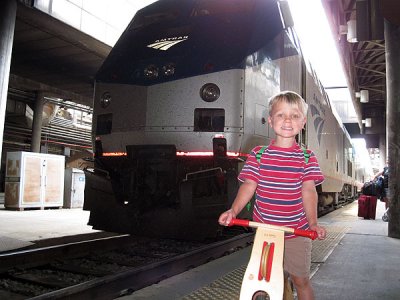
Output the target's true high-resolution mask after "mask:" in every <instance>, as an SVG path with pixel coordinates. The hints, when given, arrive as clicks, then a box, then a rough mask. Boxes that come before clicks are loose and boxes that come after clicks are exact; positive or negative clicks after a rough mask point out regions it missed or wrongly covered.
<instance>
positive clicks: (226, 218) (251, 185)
mask: <svg viewBox="0 0 400 300" xmlns="http://www.w3.org/2000/svg"><path fill="white" fill-rule="evenodd" d="M256 189H257V183H256V182H255V181H253V180H250V179H245V181H244V182H243V183H242V184H241V185H240V187H239V190H238V193H237V195H236V198H235V200H234V201H233V203H232V207H231V208H230V209H229V210H227V211H226V212H224V213H222V214H221V216H220V217H219V219H218V222H219V224H221V225H225V226H227V225H228V224H229V223H230V222H231V220H232V218H236V216H237V215H238V214H239V213H240V212H241V211H242V209H243V208H244V207H245V206H246V204H247V203H248V202H249V201H250V200H251V198H252V197H253V195H254V192H255V191H256Z"/></svg>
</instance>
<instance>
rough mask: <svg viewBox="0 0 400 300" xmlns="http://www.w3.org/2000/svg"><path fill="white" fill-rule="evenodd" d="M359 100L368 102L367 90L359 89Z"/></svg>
mask: <svg viewBox="0 0 400 300" xmlns="http://www.w3.org/2000/svg"><path fill="white" fill-rule="evenodd" d="M360 102H361V103H368V102H369V91H368V90H361V91H360Z"/></svg>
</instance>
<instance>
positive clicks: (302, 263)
mask: <svg viewBox="0 0 400 300" xmlns="http://www.w3.org/2000/svg"><path fill="white" fill-rule="evenodd" d="M311 246H312V244H311V240H310V239H309V238H305V237H296V238H292V239H286V240H285V251H284V256H283V269H284V270H285V271H286V272H288V273H289V274H292V275H295V276H298V277H310V267H311Z"/></svg>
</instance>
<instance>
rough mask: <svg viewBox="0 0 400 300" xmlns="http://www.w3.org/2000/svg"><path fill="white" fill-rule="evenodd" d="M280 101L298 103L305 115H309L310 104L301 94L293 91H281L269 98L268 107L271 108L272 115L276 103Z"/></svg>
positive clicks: (291, 103)
mask: <svg viewBox="0 0 400 300" xmlns="http://www.w3.org/2000/svg"><path fill="white" fill-rule="evenodd" d="M279 102H285V103H288V104H290V105H297V107H298V108H299V109H300V111H301V113H302V114H303V116H304V117H306V116H307V109H308V104H307V103H306V101H305V100H304V99H303V98H302V97H301V96H300V95H299V94H297V93H295V92H292V91H283V92H280V93H278V94H276V95H274V96H272V97H271V98H270V99H269V104H268V109H269V115H270V116H272V115H271V114H272V111H273V109H274V106H275V104H277V103H279Z"/></svg>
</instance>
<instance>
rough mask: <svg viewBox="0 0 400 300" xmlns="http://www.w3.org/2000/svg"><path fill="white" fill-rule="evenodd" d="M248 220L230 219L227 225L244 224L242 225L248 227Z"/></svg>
mask: <svg viewBox="0 0 400 300" xmlns="http://www.w3.org/2000/svg"><path fill="white" fill-rule="evenodd" d="M249 222H250V221H249V220H242V219H232V220H231V222H230V223H229V224H228V226H234V225H237V226H244V227H249Z"/></svg>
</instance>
